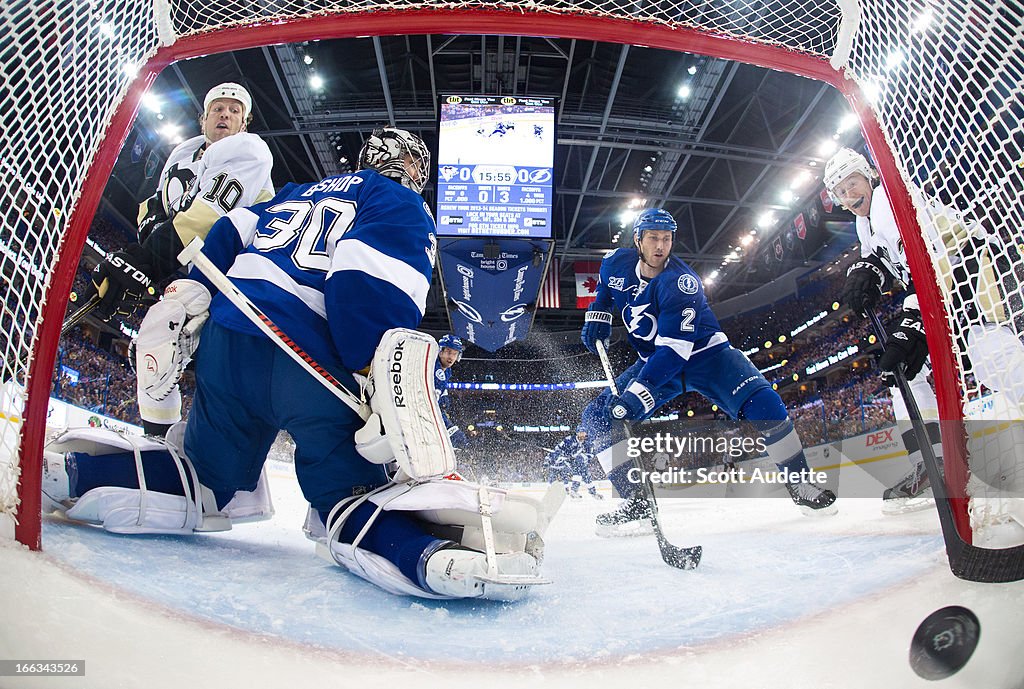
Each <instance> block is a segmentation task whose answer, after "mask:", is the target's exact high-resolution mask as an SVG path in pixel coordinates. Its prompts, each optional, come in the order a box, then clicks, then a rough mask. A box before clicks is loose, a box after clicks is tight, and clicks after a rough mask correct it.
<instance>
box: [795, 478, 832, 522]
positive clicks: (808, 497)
mask: <svg viewBox="0 0 1024 689" xmlns="http://www.w3.org/2000/svg"><path fill="white" fill-rule="evenodd" d="M786 489H787V490H788V491H789V497H791V498H793V502H794V503H796V506H797V507H799V508H800V511H801V512H802V513H803V514H805V515H807V516H813V517H818V516H832V515H834V514H836V513H838V512H839V508H838V507H836V504H835V502H836V494H835V493H833V492H832V491H830V490H828V489H825V488H819V487H818V486H816V485H814V484H813V483H810V482H806V481H795V482H793V483H787V484H786Z"/></svg>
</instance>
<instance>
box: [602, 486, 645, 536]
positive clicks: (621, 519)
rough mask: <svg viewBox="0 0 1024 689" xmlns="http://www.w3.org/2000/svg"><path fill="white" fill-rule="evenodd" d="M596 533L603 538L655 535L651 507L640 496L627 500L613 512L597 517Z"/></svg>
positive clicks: (635, 495)
mask: <svg viewBox="0 0 1024 689" xmlns="http://www.w3.org/2000/svg"><path fill="white" fill-rule="evenodd" d="M594 533H596V534H597V535H598V536H601V537H603V538H617V537H622V536H646V535H648V534H652V533H654V526H653V525H652V524H651V506H650V504H648V502H647V500H646V499H645V498H644V497H643V496H642V495H639V494H634V495H633V496H631V497H629V498H627V499H626V500H624V501H623V502H622V504H621V505H619V508H618V509H617V510H615V511H613V512H605V513H604V514H599V515H597V518H596V519H595V520H594Z"/></svg>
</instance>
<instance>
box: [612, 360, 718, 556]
mask: <svg viewBox="0 0 1024 689" xmlns="http://www.w3.org/2000/svg"><path fill="white" fill-rule="evenodd" d="M596 344H597V356H598V357H600V359H601V366H602V367H603V368H604V375H605V376H606V377H607V378H608V387H609V388H611V391H612V394H613V395H616V396H617V395H618V394H619V391H618V389H617V388H616V387H615V374H614V373H612V365H611V362H610V361H608V352H606V351H605V349H604V342H602V341H601V340H598V341H597V343H596ZM622 428H623V430H624V431H625V432H626V438H627V439H628V438H632V437H633V429H632V428H630V425H629V422H628V421H625V420H624V421H623V422H622ZM632 461H633V466H634V467H636V469H637V471H639V472H640V475H641V477H644V478H643V480H641V481H640V485H641V487H642V488H643V492H644V499H645V500H647V506H648V508H650V510H651V526H653V527H654V535H655V537H656V538H657V539H658V549H659V550H660V551H661V559H662V560H664V561H665V564H667V565H669V566H671V567H675V568H677V569H694V568H695V567H696V566H697V565H699V564H700V556H701V554H702V553H703V552H704V549H703V548H702V547H701V546H699V545H695V546H690V547H689V548H680V547H678V546H674V545H672V544H671V543H669V542H668V539H667V538H665V532H664V531H662V529H661V522H660V521H658V502H657V501H656V500H655V498H654V488H652V487H651V484H650V482H649V481H648V480H647V478H646V477H645V473H644V468H643V465H642V464H640V458H639V457H634V458H633V460H632Z"/></svg>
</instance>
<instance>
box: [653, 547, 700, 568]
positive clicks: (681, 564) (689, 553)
mask: <svg viewBox="0 0 1024 689" xmlns="http://www.w3.org/2000/svg"><path fill="white" fill-rule="evenodd" d="M703 554H704V548H703V547H701V546H699V545H695V546H693V547H692V548H677V547H676V546H673V545H668V544H665V546H664V547H662V549H661V559H662V560H664V561H665V564H667V565H669V566H671V567H675V568H676V569H697V565H699V564H700V556H701V555H703Z"/></svg>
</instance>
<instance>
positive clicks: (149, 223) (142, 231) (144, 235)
mask: <svg viewBox="0 0 1024 689" xmlns="http://www.w3.org/2000/svg"><path fill="white" fill-rule="evenodd" d="M143 203H145V205H146V214H145V215H144V216H142V219H141V220H139V244H145V243H146V240H147V239H149V235H150V234H152V233H153V230H154V229H156V228H157V227H158V226H160V225H162V224H163V223H165V222H167V214H166V213H164V206H163V203H161V202H160V197H159V196H153V197H151V198H148V199H146V200H145V201H144V202H143Z"/></svg>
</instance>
